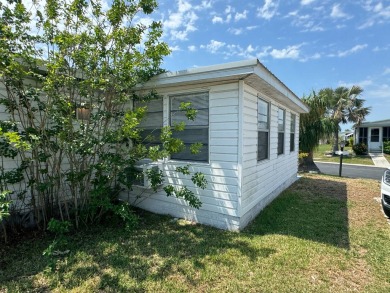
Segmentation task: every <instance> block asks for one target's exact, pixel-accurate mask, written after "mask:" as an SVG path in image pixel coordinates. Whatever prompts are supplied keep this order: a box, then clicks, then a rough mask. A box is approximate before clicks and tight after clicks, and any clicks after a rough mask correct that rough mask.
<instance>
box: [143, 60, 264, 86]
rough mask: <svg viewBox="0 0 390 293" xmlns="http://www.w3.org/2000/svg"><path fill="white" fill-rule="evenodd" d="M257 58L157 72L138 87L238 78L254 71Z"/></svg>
mask: <svg viewBox="0 0 390 293" xmlns="http://www.w3.org/2000/svg"><path fill="white" fill-rule="evenodd" d="M256 64H257V59H253V60H245V61H239V62H232V63H226V64H220V65H213V66H206V67H197V68H191V69H187V70H180V71H174V72H166V73H162V74H159V75H157V76H155V77H153V78H152V79H151V80H149V81H148V82H147V83H145V84H143V85H140V86H139V87H140V88H143V89H148V88H158V87H166V86H171V85H181V84H196V83H202V82H206V81H207V82H213V81H224V80H239V79H242V78H244V77H245V76H247V75H249V74H253V73H254V68H255V66H256Z"/></svg>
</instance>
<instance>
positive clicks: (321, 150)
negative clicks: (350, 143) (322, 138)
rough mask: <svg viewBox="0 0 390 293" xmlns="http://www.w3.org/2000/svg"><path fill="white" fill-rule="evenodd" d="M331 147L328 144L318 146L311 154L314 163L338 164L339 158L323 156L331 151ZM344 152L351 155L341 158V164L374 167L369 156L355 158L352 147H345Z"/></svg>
mask: <svg viewBox="0 0 390 293" xmlns="http://www.w3.org/2000/svg"><path fill="white" fill-rule="evenodd" d="M331 150H332V146H331V145H329V144H322V145H319V146H318V148H317V149H316V150H315V151H314V153H313V158H314V160H315V161H320V162H333V163H339V162H340V157H339V156H333V157H328V156H325V152H327V151H331ZM344 150H345V151H349V153H350V154H351V155H349V156H343V163H346V164H361V165H374V162H373V161H372V159H371V158H370V156H357V155H355V154H354V153H353V151H352V147H345V148H344Z"/></svg>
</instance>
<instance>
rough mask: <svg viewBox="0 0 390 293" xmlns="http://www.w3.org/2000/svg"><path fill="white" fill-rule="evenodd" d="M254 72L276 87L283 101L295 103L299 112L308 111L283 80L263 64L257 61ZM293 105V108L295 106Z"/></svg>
mask: <svg viewBox="0 0 390 293" xmlns="http://www.w3.org/2000/svg"><path fill="white" fill-rule="evenodd" d="M255 74H256V75H257V76H258V77H260V78H261V79H262V80H264V81H265V82H267V83H268V84H269V85H270V86H271V87H273V88H274V89H276V90H277V91H278V92H279V93H280V94H281V96H282V97H285V100H284V102H286V103H287V104H290V103H291V102H292V103H293V104H295V106H297V107H298V108H300V109H301V111H298V112H300V113H308V112H309V107H308V106H307V105H306V104H305V103H303V102H302V101H301V99H300V98H298V96H297V95H296V94H294V92H293V91H291V90H290V89H289V88H288V87H287V86H286V85H285V84H284V83H283V82H281V81H280V79H278V78H277V77H276V76H275V75H274V74H273V73H272V72H271V71H269V70H268V69H267V68H266V67H265V66H264V65H263V64H261V63H260V62H258V64H257V66H256V68H255ZM297 107H294V108H297Z"/></svg>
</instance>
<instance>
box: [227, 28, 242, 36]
mask: <svg viewBox="0 0 390 293" xmlns="http://www.w3.org/2000/svg"><path fill="white" fill-rule="evenodd" d="M228 32H229V33H232V34H233V35H236V36H238V35H241V34H242V33H243V29H242V28H229V29H228Z"/></svg>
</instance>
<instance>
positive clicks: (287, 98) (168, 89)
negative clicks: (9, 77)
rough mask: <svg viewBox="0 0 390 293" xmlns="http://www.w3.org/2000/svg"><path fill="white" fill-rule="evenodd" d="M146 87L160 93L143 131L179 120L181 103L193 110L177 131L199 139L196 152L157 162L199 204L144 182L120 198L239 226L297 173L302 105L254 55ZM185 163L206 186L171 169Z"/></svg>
mask: <svg viewBox="0 0 390 293" xmlns="http://www.w3.org/2000/svg"><path fill="white" fill-rule="evenodd" d="M150 89H155V90H157V92H158V93H159V94H160V95H161V96H162V97H163V98H162V99H160V100H155V101H153V102H152V103H151V104H150V106H149V108H148V114H147V118H146V119H145V121H144V122H143V125H142V127H143V128H145V129H159V128H161V127H163V126H165V125H173V124H174V123H176V122H180V121H184V119H185V118H184V117H183V115H182V114H180V113H179V112H180V111H178V110H179V105H180V103H181V102H184V101H190V102H192V106H193V107H195V108H196V109H197V110H198V114H197V118H196V119H195V121H191V122H189V123H187V127H186V130H184V131H183V132H181V133H179V134H178V137H179V138H181V139H182V140H183V141H184V143H185V144H186V145H190V144H191V143H194V142H201V143H202V144H203V147H202V151H201V152H200V153H199V154H196V155H193V154H191V153H190V152H189V151H184V152H182V153H179V154H174V155H172V156H171V157H170V158H169V159H167V160H165V161H163V162H159V163H158V164H157V166H158V167H159V168H161V170H162V171H163V174H164V177H165V182H167V183H170V184H172V185H175V186H182V185H183V184H185V185H186V186H187V187H189V188H190V189H191V190H193V191H194V192H195V194H196V195H197V196H199V198H200V200H201V202H202V207H201V208H200V209H194V208H191V207H189V206H188V204H187V203H186V202H185V201H183V200H182V199H178V198H175V197H167V196H166V195H165V192H164V191H163V190H162V188H161V189H159V191H158V192H157V193H154V192H153V191H152V190H150V189H148V188H147V187H146V186H139V187H134V188H133V190H132V191H131V192H130V196H129V195H128V194H123V195H122V197H123V199H126V200H129V201H130V202H131V203H133V204H134V205H136V206H138V207H140V208H142V209H145V210H149V211H152V212H155V213H159V214H169V215H172V216H174V217H179V218H184V219H187V220H191V221H196V222H198V223H203V224H207V225H211V226H215V227H218V228H222V229H228V230H241V229H242V228H244V227H245V226H246V225H247V224H248V223H249V222H250V221H251V220H252V219H253V218H254V217H255V216H256V215H257V214H258V213H259V212H260V211H261V210H262V209H263V208H264V207H265V206H266V205H268V204H269V203H270V202H271V201H272V200H273V199H274V198H275V197H277V196H278V195H279V194H280V192H281V191H283V190H284V189H286V188H287V187H288V186H289V185H291V184H292V183H293V182H294V181H295V180H296V179H297V171H298V151H299V150H298V142H299V115H300V114H302V113H307V112H308V107H307V106H306V105H305V104H304V103H303V102H302V101H301V100H300V99H299V98H298V97H297V96H296V95H295V94H294V93H293V92H292V91H291V90H290V89H289V88H288V87H287V86H286V85H285V84H283V83H282V82H281V81H280V80H279V79H278V78H277V77H276V76H275V75H273V74H272V73H271V72H270V71H269V70H268V69H267V68H266V67H265V66H264V65H262V64H261V63H260V62H259V61H258V60H257V59H254V60H247V61H240V62H234V63H227V64H222V65H215V66H208V67H198V68H193V69H189V70H183V71H178V72H168V73H164V74H161V75H158V76H156V77H154V78H153V79H152V80H151V81H149V82H148V83H146V84H145V85H144V86H143V88H142V89H140V90H141V91H142V90H145V91H147V90H150ZM187 164H190V166H191V167H190V170H191V171H193V172H202V173H204V174H205V175H206V179H207V180H208V185H207V188H206V189H204V190H202V189H198V188H196V187H195V186H194V185H193V183H192V182H191V180H190V177H189V176H186V175H181V174H177V173H176V172H174V170H175V169H176V167H178V166H184V165H187Z"/></svg>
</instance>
